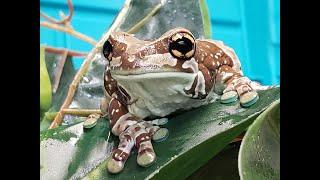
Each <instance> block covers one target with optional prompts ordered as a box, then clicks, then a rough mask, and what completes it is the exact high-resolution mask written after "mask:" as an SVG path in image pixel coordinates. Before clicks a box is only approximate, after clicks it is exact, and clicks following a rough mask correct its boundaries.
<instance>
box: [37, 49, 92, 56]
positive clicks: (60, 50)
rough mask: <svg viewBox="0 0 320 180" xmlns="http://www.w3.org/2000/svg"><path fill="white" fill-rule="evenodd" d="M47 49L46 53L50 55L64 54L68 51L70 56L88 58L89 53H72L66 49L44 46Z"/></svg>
mask: <svg viewBox="0 0 320 180" xmlns="http://www.w3.org/2000/svg"><path fill="white" fill-rule="evenodd" d="M43 47H44V48H45V51H46V52H48V53H53V54H63V53H64V52H65V51H66V50H67V51H68V56H79V57H83V56H87V55H88V53H85V52H78V51H72V50H69V49H66V48H54V47H50V46H43Z"/></svg>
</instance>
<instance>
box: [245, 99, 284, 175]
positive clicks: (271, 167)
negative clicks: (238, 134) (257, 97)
mask: <svg viewBox="0 0 320 180" xmlns="http://www.w3.org/2000/svg"><path fill="white" fill-rule="evenodd" d="M239 174H240V177H241V179H242V180H256V179H261V180H263V179H265V180H269V179H274V180H276V179H280V100H278V101H276V102H275V103H274V104H273V105H272V106H270V107H269V108H268V109H267V110H266V111H264V112H263V113H262V114H261V115H260V116H259V117H258V118H257V119H256V121H255V122H254V123H253V124H252V125H251V126H250V128H249V129H248V131H247V133H246V135H245V136H244V139H243V141H242V144H241V148H240V152H239Z"/></svg>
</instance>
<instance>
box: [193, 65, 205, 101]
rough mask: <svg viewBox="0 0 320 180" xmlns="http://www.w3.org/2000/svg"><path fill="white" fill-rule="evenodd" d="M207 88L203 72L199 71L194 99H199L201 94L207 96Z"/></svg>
mask: <svg viewBox="0 0 320 180" xmlns="http://www.w3.org/2000/svg"><path fill="white" fill-rule="evenodd" d="M205 88H206V85H205V80H204V76H203V74H202V72H201V71H199V72H198V81H197V85H196V88H195V96H194V97H198V95H199V92H200V93H201V94H205V93H206V91H205Z"/></svg>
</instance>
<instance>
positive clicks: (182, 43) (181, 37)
mask: <svg viewBox="0 0 320 180" xmlns="http://www.w3.org/2000/svg"><path fill="white" fill-rule="evenodd" d="M169 52H170V53H171V55H172V56H174V57H175V58H177V59H183V60H187V59H190V58H192V57H193V55H194V53H195V40H194V38H193V36H192V35H190V34H188V33H186V32H178V33H176V34H174V35H173V36H172V37H171V39H170V41H169Z"/></svg>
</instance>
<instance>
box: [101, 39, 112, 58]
mask: <svg viewBox="0 0 320 180" xmlns="http://www.w3.org/2000/svg"><path fill="white" fill-rule="evenodd" d="M102 53H103V56H104V57H105V58H107V59H108V60H109V61H111V59H112V45H111V43H110V42H109V40H108V41H106V42H105V43H104V44H103V48H102Z"/></svg>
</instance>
